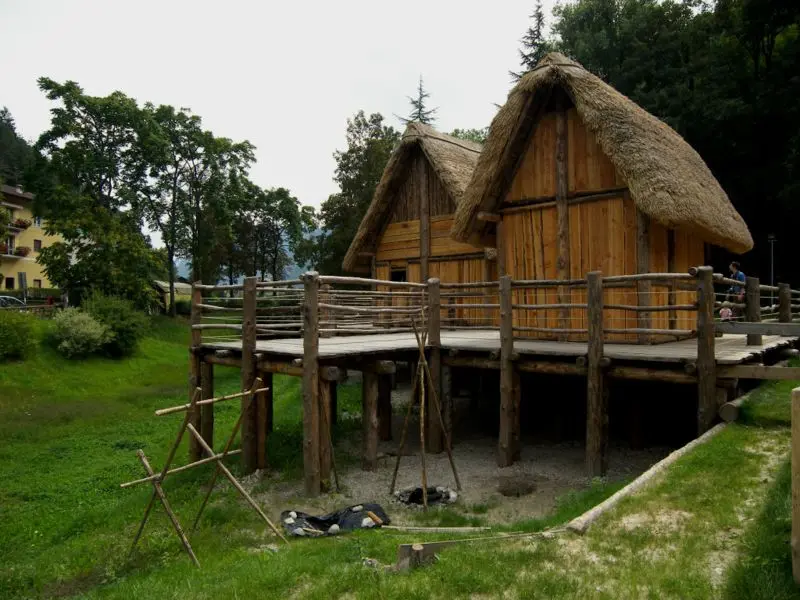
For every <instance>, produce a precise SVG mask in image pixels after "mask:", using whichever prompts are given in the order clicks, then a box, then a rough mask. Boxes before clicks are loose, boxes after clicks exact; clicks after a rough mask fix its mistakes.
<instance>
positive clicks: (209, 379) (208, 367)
mask: <svg viewBox="0 0 800 600" xmlns="http://www.w3.org/2000/svg"><path fill="white" fill-rule="evenodd" d="M200 389H201V390H202V392H201V394H200V396H201V399H206V398H213V397H214V365H213V364H212V363H210V362H206V361H205V360H204V361H202V362H201V363H200ZM200 433H201V434H202V435H203V439H204V440H205V441H206V443H207V444H208V445H209V446H211V447H212V448H213V447H214V405H213V404H204V405H202V406H201V407H200ZM192 439H194V438H192ZM197 450H198V451H199V452H200V453H202V448H200V447H199V444H198V448H197Z"/></svg>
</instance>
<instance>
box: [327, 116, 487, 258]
mask: <svg viewBox="0 0 800 600" xmlns="http://www.w3.org/2000/svg"><path fill="white" fill-rule="evenodd" d="M417 146H419V147H420V148H421V149H422V152H423V154H424V155H425V158H426V159H427V160H428V163H429V164H430V165H431V168H432V169H433V170H434V172H435V173H436V174H437V175H438V176H439V179H441V182H442V185H443V186H444V188H445V189H446V190H447V193H448V194H450V197H451V198H452V199H453V202H454V203H455V204H456V206H458V204H459V202H460V201H461V197H462V196H463V194H464V190H465V189H466V187H467V184H468V183H469V181H470V178H471V177H472V171H473V170H474V169H475V165H476V164H477V162H478V156H479V155H480V153H481V145H480V144H476V143H475V142H470V141H467V140H462V139H460V138H456V137H453V136H451V135H447V134H444V133H440V132H438V131H436V130H435V129H434V128H433V127H431V126H429V125H423V124H422V123H409V125H408V127H406V130H405V132H404V133H403V136H402V137H401V138H400V144H399V145H398V146H397V148H395V150H394V152H392V155H391V156H390V157H389V162H388V163H387V164H386V168H385V169H384V170H383V175H382V176H381V180H380V182H379V183H378V187H377V188H376V189H375V195H374V196H373V197H372V203H371V204H370V205H369V208H368V209H367V212H366V214H365V215H364V218H363V219H362V220H361V224H360V225H359V227H358V230H357V231H356V235H355V237H353V241H352V242H351V244H350V248H349V249H348V250H347V254H346V255H345V257H344V261H343V263H342V266H343V268H344V270H345V271H358V270H363V269H364V268H365V265H364V263H363V261H359V253H361V252H365V251H370V250H374V246H375V243H376V242H377V241H378V236H379V234H380V232H381V231H382V230H383V227H384V225H385V224H386V220H387V219H388V218H389V215H390V213H391V208H392V198H393V197H394V193H395V191H396V190H397V189H398V187H399V185H400V183H401V181H402V179H403V178H404V177H405V176H406V174H407V172H408V168H409V166H410V164H411V160H412V158H413V156H414V151H415V149H416V148H417Z"/></svg>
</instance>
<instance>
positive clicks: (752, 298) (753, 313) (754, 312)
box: [744, 277, 764, 346]
mask: <svg viewBox="0 0 800 600" xmlns="http://www.w3.org/2000/svg"><path fill="white" fill-rule="evenodd" d="M744 290H745V291H744V294H745V308H744V311H745V320H746V321H748V322H749V323H758V322H760V321H761V291H760V288H759V283H758V277H747V278H745V287H744ZM763 343H764V339H763V336H762V335H761V334H760V333H748V334H747V345H748V346H761V345H763Z"/></svg>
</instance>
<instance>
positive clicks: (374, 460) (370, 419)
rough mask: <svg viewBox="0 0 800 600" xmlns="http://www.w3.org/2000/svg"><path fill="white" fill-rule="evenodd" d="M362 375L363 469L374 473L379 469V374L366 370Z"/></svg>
mask: <svg viewBox="0 0 800 600" xmlns="http://www.w3.org/2000/svg"><path fill="white" fill-rule="evenodd" d="M361 375H362V382H361V422H362V425H363V443H362V455H361V468H362V469H363V470H364V471H374V470H375V469H377V468H378V374H377V373H376V372H375V371H373V370H365V371H362V372H361Z"/></svg>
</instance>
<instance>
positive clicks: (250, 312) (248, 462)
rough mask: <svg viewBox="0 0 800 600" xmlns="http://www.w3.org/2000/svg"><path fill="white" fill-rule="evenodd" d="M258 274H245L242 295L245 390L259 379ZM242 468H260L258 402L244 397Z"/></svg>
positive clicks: (248, 471) (246, 469) (243, 380)
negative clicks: (257, 341)
mask: <svg viewBox="0 0 800 600" xmlns="http://www.w3.org/2000/svg"><path fill="white" fill-rule="evenodd" d="M257 282H258V278H257V277H245V279H244V297H243V298H242V391H245V390H249V389H250V388H252V387H253V382H254V381H255V380H256V357H255V353H256V284H257ZM241 404H242V468H243V470H244V473H245V474H248V473H252V472H253V471H255V470H256V469H257V468H258V463H259V462H261V460H263V458H262V459H261V460H259V448H258V409H257V404H258V403H257V402H251V401H250V398H248V397H246V396H245V397H243V398H242V402H241Z"/></svg>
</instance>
